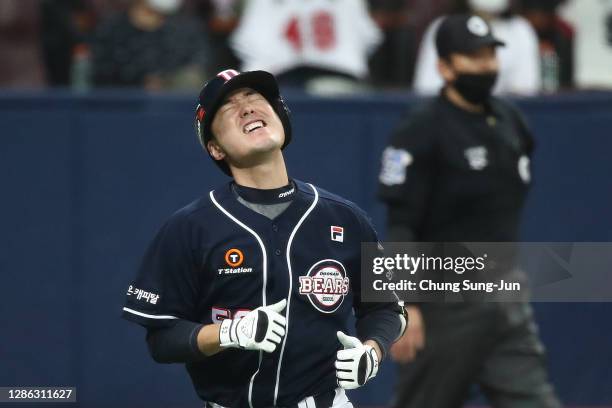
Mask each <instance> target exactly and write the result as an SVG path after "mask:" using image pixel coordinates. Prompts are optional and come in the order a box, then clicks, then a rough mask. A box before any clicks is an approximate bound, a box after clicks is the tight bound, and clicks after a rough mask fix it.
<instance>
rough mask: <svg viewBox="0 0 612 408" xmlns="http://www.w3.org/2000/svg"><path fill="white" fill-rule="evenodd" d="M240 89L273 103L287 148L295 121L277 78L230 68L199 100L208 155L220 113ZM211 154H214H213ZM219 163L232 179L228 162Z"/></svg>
mask: <svg viewBox="0 0 612 408" xmlns="http://www.w3.org/2000/svg"><path fill="white" fill-rule="evenodd" d="M240 88H251V89H254V90H256V91H257V92H259V93H260V94H261V95H262V96H263V97H264V98H266V100H267V101H268V103H270V105H271V106H272V108H273V109H274V111H275V112H276V114H277V115H278V116H279V118H280V120H281V122H282V124H283V128H284V130H285V142H284V144H283V146H282V148H285V146H287V145H288V144H289V142H290V141H291V122H290V119H289V109H288V108H287V106H286V105H285V102H284V101H283V98H282V97H281V95H280V91H279V89H278V84H277V82H276V78H274V75H272V74H271V73H269V72H266V71H247V72H238V71H236V70H234V69H226V70H225V71H221V72H219V73H218V74H217V75H215V77H214V78H212V79H210V80H209V81H208V82H206V83H205V84H204V86H203V87H202V90H201V91H200V96H199V98H198V106H197V107H196V111H195V127H196V132H197V134H198V139H199V140H200V143H201V144H202V147H203V148H204V150H206V151H207V152H208V149H207V147H206V145H207V143H208V142H209V141H210V140H211V139H212V137H213V134H212V131H211V125H212V122H213V119H214V117H215V114H216V113H217V110H219V108H220V107H221V105H222V104H223V101H224V100H225V98H226V97H227V95H229V94H230V93H231V92H233V91H235V90H237V89H240ZM208 154H209V155H210V152H208ZM211 157H212V156H211ZM213 160H214V158H213ZM215 163H216V164H217V165H218V166H219V167H221V170H223V172H224V173H225V174H227V175H230V176H231V172H230V171H229V167H228V166H227V163H225V161H223V160H215Z"/></svg>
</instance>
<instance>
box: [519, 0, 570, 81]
mask: <svg viewBox="0 0 612 408" xmlns="http://www.w3.org/2000/svg"><path fill="white" fill-rule="evenodd" d="M563 1H564V0H523V16H525V18H526V19H527V20H528V21H529V22H530V23H531V25H532V26H533V28H535V30H536V33H537V34H538V39H539V40H540V66H541V67H542V90H543V91H545V92H554V91H557V90H559V89H561V88H571V87H572V86H573V77H574V73H573V69H574V67H573V49H572V47H573V40H574V30H573V28H572V27H571V26H570V25H569V24H568V23H567V22H566V21H564V20H563V19H561V18H560V17H559V16H558V15H557V8H558V7H559V5H560V4H561V3H563Z"/></svg>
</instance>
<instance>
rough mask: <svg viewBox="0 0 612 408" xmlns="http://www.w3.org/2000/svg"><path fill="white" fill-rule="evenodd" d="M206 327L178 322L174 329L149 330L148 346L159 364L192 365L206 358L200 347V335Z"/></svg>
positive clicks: (199, 324) (185, 321) (183, 321)
mask: <svg viewBox="0 0 612 408" xmlns="http://www.w3.org/2000/svg"><path fill="white" fill-rule="evenodd" d="M203 326H204V325H203V324H201V323H194V322H190V321H187V320H182V319H180V320H177V322H176V324H175V325H174V326H172V327H162V328H156V329H148V330H147V345H148V346H149V353H150V354H151V357H153V360H155V361H156V362H158V363H192V362H195V361H200V360H202V359H204V358H206V356H205V355H204V354H203V353H202V352H201V351H200V349H199V347H198V333H199V332H200V329H201V328H202V327H203Z"/></svg>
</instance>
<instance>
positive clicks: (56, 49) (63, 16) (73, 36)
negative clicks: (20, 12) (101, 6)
mask: <svg viewBox="0 0 612 408" xmlns="http://www.w3.org/2000/svg"><path fill="white" fill-rule="evenodd" d="M40 14H41V17H40V38H41V46H42V55H43V61H44V64H45V74H46V78H47V84H48V85H51V86H68V85H69V84H70V77H71V75H70V72H71V66H72V61H73V53H74V52H75V49H76V48H77V47H76V46H77V45H78V44H82V43H85V42H86V41H87V38H86V37H87V36H88V35H89V34H90V33H91V32H92V30H93V28H94V24H95V16H94V12H93V10H92V8H91V7H89V3H87V2H86V1H85V0H43V1H41V2H40Z"/></svg>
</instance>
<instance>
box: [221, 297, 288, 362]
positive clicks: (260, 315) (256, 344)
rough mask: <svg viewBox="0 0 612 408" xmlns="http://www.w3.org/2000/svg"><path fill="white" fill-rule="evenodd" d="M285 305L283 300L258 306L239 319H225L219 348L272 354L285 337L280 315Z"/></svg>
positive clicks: (284, 323) (283, 321)
mask: <svg viewBox="0 0 612 408" xmlns="http://www.w3.org/2000/svg"><path fill="white" fill-rule="evenodd" d="M286 305H287V300H286V299H283V300H281V301H280V302H278V303H275V304H273V305H269V306H260V307H258V308H257V309H255V310H253V311H251V312H249V313H247V314H246V316H244V317H243V318H240V319H233V320H232V319H225V320H223V322H222V323H221V330H220V331H219V343H220V346H221V347H224V348H225V347H233V348H242V349H245V350H262V351H265V352H267V353H272V352H273V351H274V350H276V346H278V345H279V344H280V342H281V341H282V339H283V337H284V336H285V326H286V324H287V323H286V320H285V317H284V316H282V315H281V314H280V312H282V311H283V309H284V308H285V306H286Z"/></svg>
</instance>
